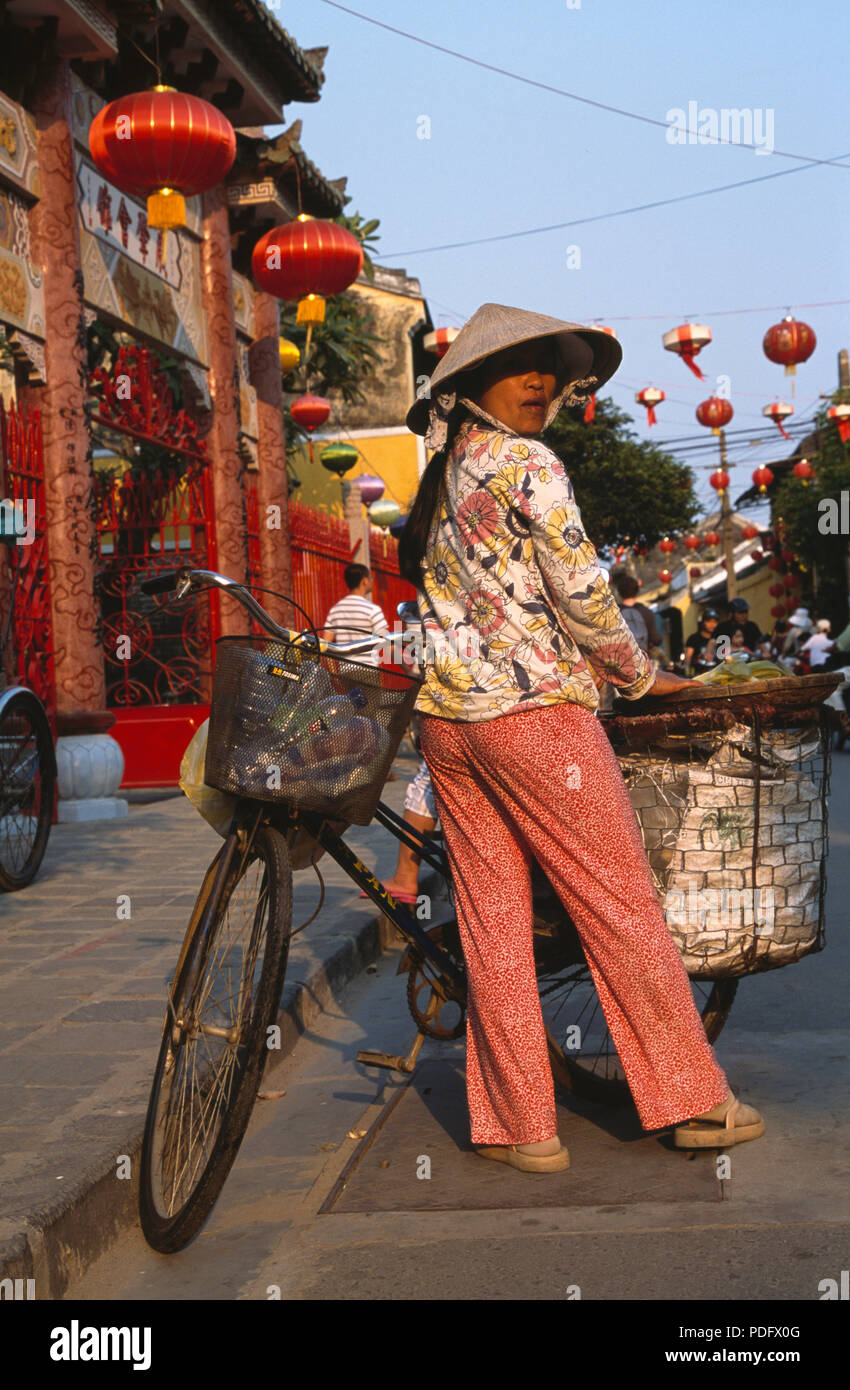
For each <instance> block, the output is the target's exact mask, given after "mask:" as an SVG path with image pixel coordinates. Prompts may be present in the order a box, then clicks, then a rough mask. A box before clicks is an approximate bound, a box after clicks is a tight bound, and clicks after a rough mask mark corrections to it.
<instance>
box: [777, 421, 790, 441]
mask: <svg viewBox="0 0 850 1390" xmlns="http://www.w3.org/2000/svg"><path fill="white" fill-rule="evenodd" d="M776 428H777V429H778V430H779V433H780V434H781V435H782V438H783V439H790V438H791V436H790V434H789V433H788V431H787V430H786V428H785V426H784V425H783V424H782V423H781V422H780V421H779V420H777V421H776Z"/></svg>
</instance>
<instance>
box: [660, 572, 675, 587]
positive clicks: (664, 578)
mask: <svg viewBox="0 0 850 1390" xmlns="http://www.w3.org/2000/svg"><path fill="white" fill-rule="evenodd" d="M658 578H659V579H660V580H661V583H662V584H669V583H670V580H671V579H672V578H673V576H672V574H671V573H670V571H669V570H659V571H658Z"/></svg>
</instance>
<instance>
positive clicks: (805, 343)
mask: <svg viewBox="0 0 850 1390" xmlns="http://www.w3.org/2000/svg"><path fill="white" fill-rule="evenodd" d="M817 341H818V340H817V338H816V337H815V334H814V329H812V328H810V327H809V325H808V324H807V323H801V322H800V320H799V319H795V318H794V316H793V315H792V314H788V315H787V317H786V318H784V319H783V320H782V322H781V323H774V324H773V325H772V326H771V327H770V328H769V329H768V330H767V332H766V333H765V335H764V342H763V343H762V347H763V349H764V355H765V357H766V358H767V359H768V361H770V362H776V363H778V364H779V366H780V367H784V368H785V375H786V376H794V375H795V373H796V371H797V363H798V362H807V361H808V360H809V358H810V357H811V355H812V353H813V352H814V350H815V348H816V347H817Z"/></svg>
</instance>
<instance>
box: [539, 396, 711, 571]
mask: <svg viewBox="0 0 850 1390" xmlns="http://www.w3.org/2000/svg"><path fill="white" fill-rule="evenodd" d="M583 417H584V412H583V411H582V410H580V409H573V410H567V411H562V412H561V413H560V415H558V416H557V417H556V419H555V421H554V422H553V424H552V425H551V426H550V427H549V429H548V430H547V431H546V434H545V436H544V442H545V443H546V444H547V445H548V447H549V448H550V449H552V450H553V451H554V452H555V453H556V454H557V455H558V457H559V458H560V459H561V460H562V461H563V463H564V466H565V467H566V470H567V474H568V476H569V478H570V481H571V482H572V484H573V488H574V489H575V495H576V502H577V503H578V507H579V511H580V512H581V517H582V521H583V523H584V527H585V530H586V531H587V534H588V536H589V537H590V539H591V540H592V541H593V543H594V545H595V546H596V547H597V549H598V550H607V549H610V548H611V547H612V546H615V545H619V544H620V543H623V542H626V541H631V542H632V544H636V543H638V542H639V543H640V544H642V545H647V546H650V547H651V546H653V545H654V544H655V543H656V541H658V540H660V539H661V538H662V537H663V536H665V535H668V534H672V533H674V532H676V531H684V530H689V529H690V528H691V527H692V526H693V524H694V522H695V521H696V520H697V518H698V516H699V503H698V502H697V498H696V495H695V493H694V475H693V473H692V471H691V469H690V468H688V467H687V465H686V464H682V463H677V462H676V460H675V459H674V458H673V457H672V455H671V454H668V453H665V452H664V450H662V449H659V448H658V447H657V446H656V445H654V444H650V443H648V442H644V441H641V440H639V439H638V438H637V435H636V434H635V432H634V430H632V429H630V428H629V425H630V424H631V423H632V420H631V416H630V415H627V414H626V412H625V411H624V410H620V409H619V408H618V407H617V406H616V405H614V403H613V401H611V400H597V402H596V418H595V420H594V421H593V423H592V424H590V425H586V424H585V423H584V418H583Z"/></svg>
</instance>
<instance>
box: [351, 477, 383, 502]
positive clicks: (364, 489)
mask: <svg viewBox="0 0 850 1390" xmlns="http://www.w3.org/2000/svg"><path fill="white" fill-rule="evenodd" d="M352 482H355V483H357V485H358V487H359V488H360V496H361V497H362V498H363V503H364V505H365V506H367V507H369V506H371V504H372V503H373V502H377V501H378V499H379V498H381V497H383V495H384V493H385V492H386V484H385V483H384V480H383V478H377V477H376V476H375V474H374V473H363V474H362V475H361V476H360V477H359V478H353V479H352Z"/></svg>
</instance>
